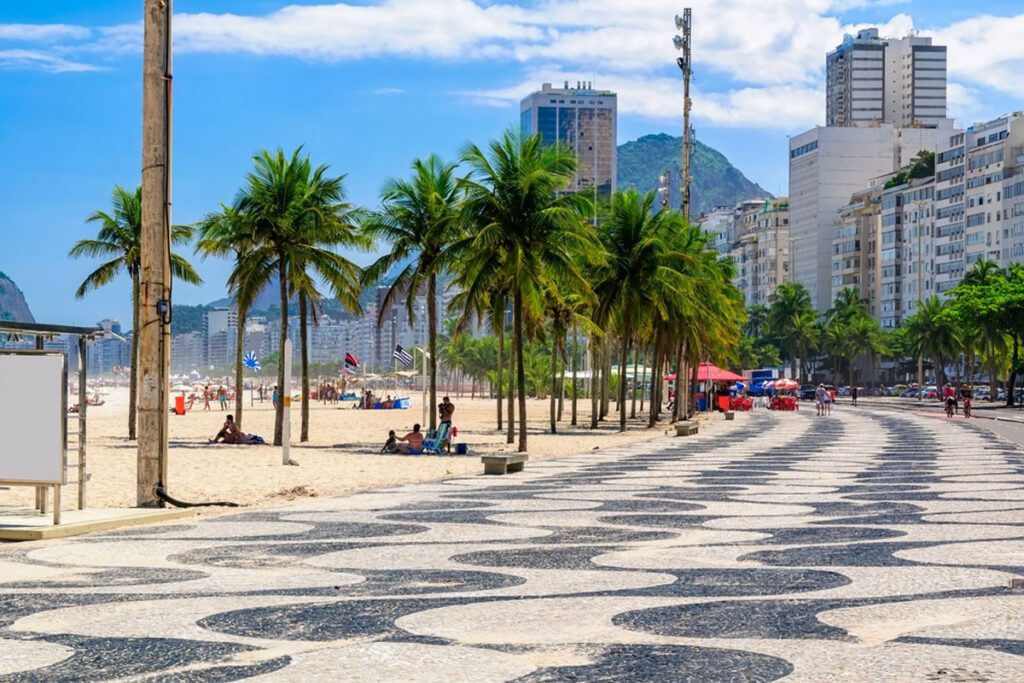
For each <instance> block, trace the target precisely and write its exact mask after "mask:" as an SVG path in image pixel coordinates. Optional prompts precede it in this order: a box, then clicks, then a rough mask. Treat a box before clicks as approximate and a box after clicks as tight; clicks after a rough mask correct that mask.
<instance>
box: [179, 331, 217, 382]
mask: <svg viewBox="0 0 1024 683" xmlns="http://www.w3.org/2000/svg"><path fill="white" fill-rule="evenodd" d="M207 366H208V363H207V356H206V337H205V336H204V335H203V333H202V331H201V330H199V331H196V332H184V333H182V334H175V335H172V336H171V372H174V373H183V372H188V371H190V370H195V369H205V368H206V367H207Z"/></svg>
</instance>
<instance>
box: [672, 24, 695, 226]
mask: <svg viewBox="0 0 1024 683" xmlns="http://www.w3.org/2000/svg"><path fill="white" fill-rule="evenodd" d="M692 26H693V19H692V13H691V11H690V8H689V7H687V8H686V9H684V10H683V16H679V15H678V14H677V15H676V28H677V29H678V30H679V31H680V33H682V35H676V36H675V38H674V39H673V41H672V42H673V43H674V44H675V46H676V49H677V50H679V51H680V52H682V53H683V56H682V57H678V58H676V64H678V65H679V70H680V71H681V72H682V75H683V158H682V163H681V164H680V167H679V195H680V202H679V204H680V206H679V208H680V210H681V211H682V214H683V217H684V218H687V219H689V218H690V179H691V172H690V161H691V159H692V158H693V139H694V130H693V127H692V126H690V106H691V102H690V76H692V75H693V69H692V61H691V59H690V47H691V41H690V31H691V28H692Z"/></svg>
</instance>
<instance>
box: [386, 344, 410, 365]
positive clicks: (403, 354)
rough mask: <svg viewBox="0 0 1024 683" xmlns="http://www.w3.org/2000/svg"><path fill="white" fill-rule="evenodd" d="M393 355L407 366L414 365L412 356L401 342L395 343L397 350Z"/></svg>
mask: <svg viewBox="0 0 1024 683" xmlns="http://www.w3.org/2000/svg"><path fill="white" fill-rule="evenodd" d="M391 356H392V357H393V358H394V359H395V360H397V361H398V362H399V363H401V364H402V365H404V366H405V367H409V366H410V365H412V356H410V355H409V353H408V352H407V351H406V350H405V349H403V348H402V345H401V344H396V345H395V352H394V353H393V354H391Z"/></svg>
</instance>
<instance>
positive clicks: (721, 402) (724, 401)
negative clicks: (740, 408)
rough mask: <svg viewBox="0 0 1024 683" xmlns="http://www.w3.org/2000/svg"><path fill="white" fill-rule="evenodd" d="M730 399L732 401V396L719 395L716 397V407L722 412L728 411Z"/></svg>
mask: <svg viewBox="0 0 1024 683" xmlns="http://www.w3.org/2000/svg"><path fill="white" fill-rule="evenodd" d="M731 401H732V397H731V396H719V397H718V409H719V410H721V411H722V412H723V413H728V412H729V405H730V402H731Z"/></svg>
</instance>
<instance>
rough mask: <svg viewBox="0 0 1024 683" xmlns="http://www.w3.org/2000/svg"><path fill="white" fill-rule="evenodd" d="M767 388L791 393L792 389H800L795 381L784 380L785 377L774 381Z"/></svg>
mask: <svg viewBox="0 0 1024 683" xmlns="http://www.w3.org/2000/svg"><path fill="white" fill-rule="evenodd" d="M768 386H770V387H771V388H772V389H781V390H782V391H792V390H793V389H799V388H800V383H799V382H797V381H795V380H792V379H786V378H785V377H782V378H780V379H777V380H775V381H774V382H772V383H771V384H769V385H768Z"/></svg>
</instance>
